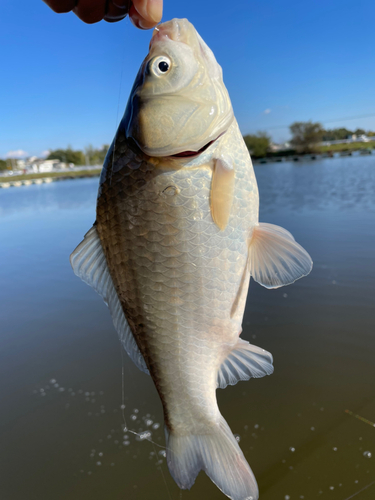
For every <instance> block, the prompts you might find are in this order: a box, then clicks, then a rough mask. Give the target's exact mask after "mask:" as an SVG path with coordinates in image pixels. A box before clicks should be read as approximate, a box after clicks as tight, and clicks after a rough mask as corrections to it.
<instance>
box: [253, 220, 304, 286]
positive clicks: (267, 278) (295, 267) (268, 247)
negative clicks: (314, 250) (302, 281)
mask: <svg viewBox="0 0 375 500" xmlns="http://www.w3.org/2000/svg"><path fill="white" fill-rule="evenodd" d="M312 265H313V263H312V260H311V257H310V255H309V254H308V253H307V252H306V250H304V249H303V248H302V247H301V245H299V244H298V243H297V242H296V241H295V240H294V238H293V236H292V235H291V234H290V233H289V231H287V230H286V229H283V228H282V227H279V226H274V225H273V224H265V223H262V224H258V225H257V226H255V227H254V230H253V234H252V237H251V240H250V244H249V260H248V266H249V271H250V274H251V276H252V277H253V278H254V280H255V281H257V282H258V283H259V284H260V285H262V286H264V287H266V288H279V287H280V286H284V285H290V284H291V283H294V282H295V281H296V280H298V279H299V278H302V277H303V276H307V275H308V274H309V273H310V271H311V269H312Z"/></svg>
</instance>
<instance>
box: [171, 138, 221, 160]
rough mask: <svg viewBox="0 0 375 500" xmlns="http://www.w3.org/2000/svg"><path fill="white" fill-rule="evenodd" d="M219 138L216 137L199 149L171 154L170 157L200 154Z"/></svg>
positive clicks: (187, 156) (186, 156) (189, 156)
mask: <svg viewBox="0 0 375 500" xmlns="http://www.w3.org/2000/svg"><path fill="white" fill-rule="evenodd" d="M216 140H217V139H214V140H213V141H210V142H208V143H207V144H206V145H205V146H203V148H200V149H199V150H198V151H182V152H181V153H177V154H175V155H171V156H170V158H191V157H192V156H198V155H200V154H201V153H203V151H206V149H208V148H209V147H210V146H211V144H213V143H214V142H215V141H216Z"/></svg>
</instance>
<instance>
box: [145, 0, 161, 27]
mask: <svg viewBox="0 0 375 500" xmlns="http://www.w3.org/2000/svg"><path fill="white" fill-rule="evenodd" d="M147 13H148V15H149V17H150V18H151V19H152V20H153V21H154V22H155V23H160V21H161V16H162V15H163V0H147Z"/></svg>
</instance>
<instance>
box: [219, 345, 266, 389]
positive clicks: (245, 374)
mask: <svg viewBox="0 0 375 500" xmlns="http://www.w3.org/2000/svg"><path fill="white" fill-rule="evenodd" d="M272 361H273V358H272V354H271V353H269V352H267V351H265V350H264V349H261V348H260V347H257V346H255V345H252V344H249V342H247V341H246V340H242V339H238V343H237V344H236V345H235V346H234V347H233V349H232V350H231V351H230V353H229V354H228V356H227V357H226V359H225V360H224V361H223V363H222V365H221V367H220V369H219V372H218V375H217V386H218V387H220V389H224V388H225V387H226V386H227V385H235V384H237V382H238V381H239V380H249V379H250V378H261V377H264V376H265V375H271V373H273V365H272Z"/></svg>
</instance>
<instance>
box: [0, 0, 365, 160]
mask: <svg viewBox="0 0 375 500" xmlns="http://www.w3.org/2000/svg"><path fill="white" fill-rule="evenodd" d="M1 10H2V13H1V16H0V49H1V50H0V64H1V69H2V71H1V77H0V158H4V157H5V156H6V155H7V154H8V153H9V152H10V151H17V150H22V151H24V152H26V153H27V154H29V155H34V154H35V155H40V154H41V153H42V152H43V151H45V150H47V149H55V148H59V147H61V148H65V147H66V146H68V145H71V146H72V147H73V148H74V149H81V148H84V147H85V146H87V145H89V144H92V145H93V146H95V147H98V146H100V145H102V144H105V143H110V142H111V140H112V138H113V135H114V133H115V130H116V126H117V124H118V122H119V120H120V119H121V116H122V113H123V111H124V108H125V105H126V101H127V96H128V94H129V91H130V88H131V85H132V82H133V80H134V77H135V74H136V73H137V70H138V67H139V65H140V63H141V61H142V59H143V58H144V56H145V55H146V53H147V47H148V43H149V39H150V37H151V32H149V31H146V32H142V31H139V30H137V29H136V28H134V27H133V26H132V25H131V24H130V22H129V20H128V19H126V20H124V21H122V22H120V23H114V24H108V23H105V22H101V23H99V24H96V25H86V24H84V23H82V22H81V21H80V20H79V19H78V18H76V17H75V16H74V15H73V14H72V13H70V14H64V15H58V14H55V13H54V12H52V11H51V10H50V9H49V8H48V7H47V6H46V5H45V4H44V3H43V2H42V0H33V1H30V0H18V1H17V2H15V1H14V0H2V2H1ZM173 17H187V18H188V19H189V20H190V21H191V22H193V24H194V25H195V26H196V28H197V30H198V31H199V32H200V34H201V35H202V37H203V38H204V39H205V41H206V42H207V43H208V45H209V46H210V47H211V48H212V50H213V51H214V53H215V55H216V58H217V60H218V61H219V63H220V64H221V66H222V67H223V71H224V81H225V83H226V85H227V88H228V90H229V93H230V96H231V99H232V103H233V107H234V111H235V114H236V117H237V120H238V122H239V125H240V128H241V130H242V132H243V133H244V134H245V133H253V132H256V131H258V130H264V131H267V132H269V133H270V134H271V136H272V138H273V139H274V140H275V141H282V140H286V139H287V138H288V137H289V134H288V128H287V127H284V128H280V126H284V125H286V126H287V125H289V124H290V123H292V122H293V121H296V120H301V121H304V120H309V119H311V120H314V121H321V122H322V123H323V124H325V122H326V121H330V123H327V125H326V126H327V127H339V126H346V127H348V128H357V127H363V128H365V129H373V130H375V85H374V83H375V65H374V57H375V49H374V48H375V29H374V19H375V2H374V1H373V0H357V1H356V2H353V1H352V0H351V1H347V0H341V1H338V0H326V1H322V0H315V1H311V0H304V1H303V2H301V1H300V0H298V1H297V0H257V1H253V0H237V2H228V1H227V0H226V1H224V0H205V1H202V0H189V1H187V0H185V1H181V0H165V8H164V16H163V20H164V21H165V20H168V19H171V18H173ZM372 113H373V115H374V116H372V117H368V118H357V119H353V120H339V119H341V118H345V117H352V116H362V115H367V114H372ZM332 120H338V121H336V122H334V121H332Z"/></svg>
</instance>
